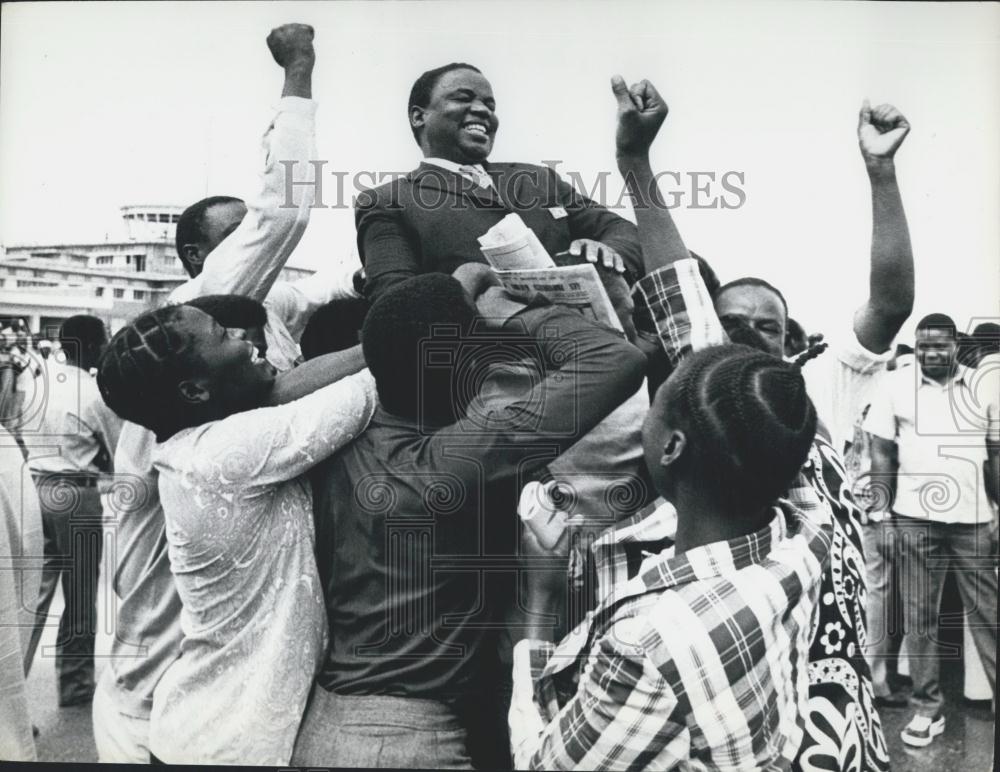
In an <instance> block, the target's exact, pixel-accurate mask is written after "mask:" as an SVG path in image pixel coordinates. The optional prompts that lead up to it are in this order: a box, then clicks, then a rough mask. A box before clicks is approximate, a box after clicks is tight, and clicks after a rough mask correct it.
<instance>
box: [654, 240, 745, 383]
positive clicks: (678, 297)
mask: <svg viewBox="0 0 1000 772" xmlns="http://www.w3.org/2000/svg"><path fill="white" fill-rule="evenodd" d="M636 289H637V291H638V293H639V295H640V296H641V300H642V302H641V303H638V304H637V306H638V307H640V308H643V309H644V313H646V314H648V317H649V318H651V319H652V322H653V324H654V326H655V327H656V332H657V335H658V336H659V339H660V344H661V345H662V346H663V350H664V351H665V352H666V353H667V357H668V358H669V359H670V362H671V364H673V365H676V364H677V363H678V362H679V361H680V360H681V359H683V358H684V356H685V355H687V354H689V353H690V352H691V351H700V350H701V349H703V348H707V347H708V346H717V345H719V344H722V343H725V342H726V334H725V332H724V331H723V329H722V324H721V323H720V322H719V317H718V316H717V315H716V313H715V307H714V306H713V305H712V298H711V296H710V295H709V294H708V288H707V287H706V286H705V282H704V280H703V279H702V278H701V273H700V272H699V271H698V261H697V260H695V259H694V258H687V259H685V260H678V261H677V262H675V263H671V264H670V265H668V266H665V267H664V268H659V269H657V270H655V271H652V272H650V273H648V274H646V275H645V276H643V277H642V278H641V279H640V280H639V282H638V283H637V284H636Z"/></svg>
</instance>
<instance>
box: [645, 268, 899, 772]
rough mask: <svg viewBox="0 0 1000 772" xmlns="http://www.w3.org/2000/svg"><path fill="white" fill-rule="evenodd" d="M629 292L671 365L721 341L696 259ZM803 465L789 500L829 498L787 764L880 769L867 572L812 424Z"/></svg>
mask: <svg viewBox="0 0 1000 772" xmlns="http://www.w3.org/2000/svg"><path fill="white" fill-rule="evenodd" d="M692 285H694V286H693V287H692ZM635 295H636V308H637V309H639V308H643V314H644V316H642V315H641V316H640V319H639V320H638V321H637V326H639V324H640V321H641V320H642V319H645V320H646V324H647V325H648V324H652V325H654V327H655V329H656V331H657V337H658V338H659V340H660V343H661V345H662V346H663V348H664V350H665V351H666V353H667V356H668V357H669V358H670V360H671V362H672V363H674V364H675V365H676V363H677V362H678V361H679V360H680V359H682V358H683V357H684V356H685V355H686V354H688V353H690V352H691V351H698V350H700V349H702V348H705V347H706V346H709V345H715V344H718V343H722V342H725V340H726V337H725V335H724V333H723V331H722V328H721V325H720V324H719V319H718V316H717V315H716V313H715V307H714V306H713V305H712V300H711V297H709V295H708V291H707V289H706V288H705V286H704V282H703V281H702V279H701V275H700V274H699V273H698V266H697V262H696V261H695V260H693V259H689V260H679V261H677V262H675V263H673V264H672V265H670V266H667V267H665V268H661V269H658V270H657V271H654V272H652V273H651V274H648V275H647V276H645V277H643V278H642V280H640V281H639V283H638V284H637V285H636V289H635ZM802 471H803V473H802V475H801V476H800V478H799V482H798V483H797V484H796V485H795V486H794V487H793V488H792V489H791V490H790V491H789V492H788V498H789V500H791V501H792V502H793V503H797V501H798V500H799V499H800V498H802V497H806V498H809V499H811V498H812V497H814V496H816V497H819V499H820V501H821V502H823V503H824V504H825V505H826V506H829V508H830V509H831V511H832V512H833V527H834V543H833V550H832V554H831V561H830V567H829V568H828V569H827V570H826V571H825V572H824V575H823V582H822V588H821V597H822V598H823V601H824V602H823V603H822V604H821V606H820V610H819V615H818V617H817V620H816V625H815V627H814V629H813V634H812V645H811V648H810V650H809V709H808V712H807V714H806V736H805V738H804V740H803V743H802V747H801V748H800V749H799V753H798V756H797V758H796V759H795V762H794V764H793V769H796V770H804V771H806V772H812V770H824V771H826V770H868V771H870V772H883V771H884V770H888V769H889V753H888V749H887V747H886V743H885V737H884V735H883V732H882V723H881V720H880V718H879V715H878V711H877V710H876V709H875V705H874V700H875V694H874V689H873V687H872V677H871V669H870V667H869V666H868V662H867V661H866V660H865V657H864V653H863V652H864V650H865V645H866V637H867V636H866V618H865V600H866V597H867V585H866V579H867V577H866V575H865V563H864V552H863V544H862V537H861V522H860V513H859V511H858V509H857V506H856V505H855V502H854V499H853V497H852V494H851V491H850V486H849V485H848V483H847V473H846V471H845V469H844V461H843V458H842V457H841V455H840V453H839V452H838V451H837V450H836V449H835V448H834V447H833V446H832V445H831V444H830V443H829V442H828V441H827V440H826V439H825V438H824V437H822V436H820V435H819V434H817V436H816V439H815V441H814V443H813V450H812V453H811V456H810V461H809V463H807V464H806V466H805V467H804V468H803V470H802ZM806 488H809V489H810V490H806Z"/></svg>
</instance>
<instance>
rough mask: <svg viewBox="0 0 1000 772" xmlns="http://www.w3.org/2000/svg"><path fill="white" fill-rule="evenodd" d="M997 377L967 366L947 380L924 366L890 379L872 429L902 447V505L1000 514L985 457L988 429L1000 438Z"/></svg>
mask: <svg viewBox="0 0 1000 772" xmlns="http://www.w3.org/2000/svg"><path fill="white" fill-rule="evenodd" d="M990 378H994V379H995V376H994V375H993V374H991V373H990V372H989V371H981V372H980V371H977V370H972V369H970V368H967V367H963V366H961V365H960V366H959V368H958V371H957V373H956V374H955V376H954V377H953V378H952V379H951V380H950V381H948V382H947V383H946V384H944V385H942V384H939V383H937V382H935V381H933V380H931V379H929V378H927V377H926V376H924V375H923V373H922V372H921V370H920V367H919V366H917V367H906V368H903V369H901V370H897V371H895V372H893V373H890V374H889V375H888V376H887V377H886V378H885V380H884V382H883V383H884V388H880V389H879V391H878V393H877V394H876V395H875V399H874V400H873V402H872V406H871V409H870V410H869V411H868V417H867V418H866V419H865V424H864V428H865V430H866V431H868V432H870V433H871V434H873V435H875V436H877V437H881V438H882V439H885V440H891V441H893V442H895V443H896V447H897V448H898V449H899V452H898V457H899V471H898V475H897V480H896V500H895V503H894V504H893V511H894V512H896V513H898V514H900V515H905V516H906V517H914V518H923V519H928V520H933V521H935V522H939V523H982V522H987V521H988V520H989V519H990V518H991V517H992V510H991V507H990V503H989V499H988V497H987V495H986V487H985V484H984V480H983V462H984V461H985V460H986V457H987V451H986V438H987V435H991V436H992V437H993V438H994V439H1000V433H998V427H1000V421H998V401H1000V395H998V392H997V389H996V388H995V386H996V382H995V380H994V381H992V382H990V381H989V379H990ZM984 379H985V380H984ZM991 387H992V388H991ZM988 392H992V394H991V395H990V396H988V397H987V396H986V395H987V393H988Z"/></svg>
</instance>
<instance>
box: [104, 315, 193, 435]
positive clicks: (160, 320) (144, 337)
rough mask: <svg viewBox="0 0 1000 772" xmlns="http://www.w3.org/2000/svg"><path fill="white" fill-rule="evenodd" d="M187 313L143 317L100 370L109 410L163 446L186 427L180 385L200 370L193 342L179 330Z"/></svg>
mask: <svg viewBox="0 0 1000 772" xmlns="http://www.w3.org/2000/svg"><path fill="white" fill-rule="evenodd" d="M184 308H185V306H166V307H164V308H158V309H156V310H155V311H149V312H147V313H144V314H141V315H139V316H138V317H136V318H135V319H134V320H133V321H132V322H131V323H130V324H128V325H126V326H125V327H123V328H122V329H120V330H119V331H118V332H117V333H115V335H114V337H113V338H112V339H111V342H110V343H108V346H107V348H106V349H105V351H104V354H103V355H102V356H101V359H100V363H99V365H98V372H97V385H98V388H99V389H100V391H101V396H102V397H103V398H104V402H105V403H106V404H107V406H108V407H109V408H111V410H113V411H114V412H115V413H116V414H117V415H118V416H119V417H120V418H122V419H123V420H126V421H131V422H132V423H136V424H139V425H140V426H144V427H145V428H147V429H149V430H150V431H152V432H153V433H154V434H156V435H157V439H158V440H161V441H162V440H163V439H166V438H167V437H168V436H170V434H172V433H173V431H175V430H176V428H177V426H178V425H179V423H181V422H182V416H181V412H182V405H181V402H180V400H179V399H178V394H177V383H178V382H179V381H180V379H181V378H184V377H187V376H189V375H190V374H192V373H193V372H194V367H195V366H196V365H197V361H196V358H195V357H194V355H193V350H192V346H191V341H190V340H189V339H188V338H187V336H186V335H185V334H184V332H183V331H182V330H181V329H179V326H180V322H181V318H182V314H183V311H182V309H184Z"/></svg>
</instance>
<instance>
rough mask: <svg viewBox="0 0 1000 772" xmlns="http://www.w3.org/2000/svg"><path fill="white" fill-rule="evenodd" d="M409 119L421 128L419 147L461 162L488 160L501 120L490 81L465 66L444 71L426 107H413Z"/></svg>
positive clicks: (427, 154)
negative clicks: (497, 113)
mask: <svg viewBox="0 0 1000 772" xmlns="http://www.w3.org/2000/svg"><path fill="white" fill-rule="evenodd" d="M410 122H411V123H412V125H413V126H414V127H416V128H419V129H421V131H422V133H421V136H420V148H421V149H422V150H423V152H424V157H425V158H445V159H447V160H449V161H454V162H455V163H459V164H475V163H482V162H483V161H485V160H486V158H487V157H488V156H489V154H490V151H491V150H492V149H493V138H494V136H496V133H497V126H498V125H499V124H500V122H499V120H498V119H497V116H496V102H495V101H494V99H493V89H492V88H491V87H490V82H489V81H488V80H486V78H484V77H483V76H482V75H481V74H479V73H478V72H475V71H474V70H464V69H462V70H451V71H450V72H446V73H445V74H444V75H442V76H441V78H440V80H438V82H437V85H435V86H434V90H433V91H432V92H431V99H430V103H429V104H428V105H427V107H416V106H413V107H411V108H410Z"/></svg>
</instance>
